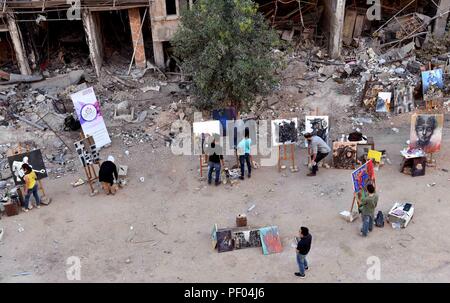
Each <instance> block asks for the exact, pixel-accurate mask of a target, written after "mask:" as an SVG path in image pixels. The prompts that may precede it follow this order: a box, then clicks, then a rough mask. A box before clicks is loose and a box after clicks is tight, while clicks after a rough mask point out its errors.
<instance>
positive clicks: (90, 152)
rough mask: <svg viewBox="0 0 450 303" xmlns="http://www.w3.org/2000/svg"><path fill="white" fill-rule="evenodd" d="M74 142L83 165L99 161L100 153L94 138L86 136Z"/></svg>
mask: <svg viewBox="0 0 450 303" xmlns="http://www.w3.org/2000/svg"><path fill="white" fill-rule="evenodd" d="M90 142H92V144H91V143H90ZM74 144H75V150H76V152H77V155H78V158H79V159H80V162H81V164H82V165H83V167H86V166H88V165H92V164H98V163H99V161H100V154H99V152H98V149H97V147H96V145H95V143H94V141H93V140H89V139H88V138H86V139H83V140H81V141H77V142H75V143H74Z"/></svg>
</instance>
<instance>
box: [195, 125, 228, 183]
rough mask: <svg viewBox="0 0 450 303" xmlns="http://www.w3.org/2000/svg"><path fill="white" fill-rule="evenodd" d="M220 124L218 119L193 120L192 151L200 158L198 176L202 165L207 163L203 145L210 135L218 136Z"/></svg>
mask: <svg viewBox="0 0 450 303" xmlns="http://www.w3.org/2000/svg"><path fill="white" fill-rule="evenodd" d="M220 129H221V124H220V121H218V120H211V121H202V122H194V124H193V133H194V149H195V150H194V152H195V154H198V155H199V159H200V176H201V177H203V167H205V166H206V165H207V163H208V161H207V155H206V153H205V147H206V145H207V143H208V142H209V141H211V137H213V136H220V134H221V131H220Z"/></svg>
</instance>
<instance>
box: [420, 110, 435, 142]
mask: <svg viewBox="0 0 450 303" xmlns="http://www.w3.org/2000/svg"><path fill="white" fill-rule="evenodd" d="M436 124H437V123H436V117H434V116H428V117H422V116H419V117H418V118H417V120H416V135H417V138H418V139H419V140H418V141H417V144H418V145H419V146H422V147H425V146H427V145H428V144H429V143H430V139H431V137H432V136H433V133H434V130H435V129H436Z"/></svg>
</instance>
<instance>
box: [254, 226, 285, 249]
mask: <svg viewBox="0 0 450 303" xmlns="http://www.w3.org/2000/svg"><path fill="white" fill-rule="evenodd" d="M259 235H260V237H261V244H262V250H263V254H265V255H269V254H273V253H280V252H282V251H283V246H282V245H281V240H280V235H279V233H278V227H277V226H269V227H262V228H260V229H259Z"/></svg>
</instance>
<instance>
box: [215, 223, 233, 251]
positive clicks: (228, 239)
mask: <svg viewBox="0 0 450 303" xmlns="http://www.w3.org/2000/svg"><path fill="white" fill-rule="evenodd" d="M216 235H217V250H218V252H219V253H221V252H227V251H232V250H233V249H234V241H233V237H232V235H231V229H223V230H218V231H217V232H216Z"/></svg>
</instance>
